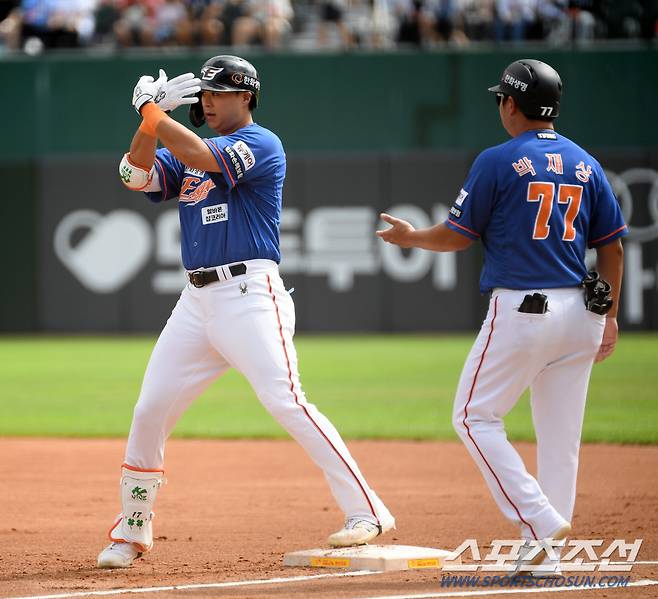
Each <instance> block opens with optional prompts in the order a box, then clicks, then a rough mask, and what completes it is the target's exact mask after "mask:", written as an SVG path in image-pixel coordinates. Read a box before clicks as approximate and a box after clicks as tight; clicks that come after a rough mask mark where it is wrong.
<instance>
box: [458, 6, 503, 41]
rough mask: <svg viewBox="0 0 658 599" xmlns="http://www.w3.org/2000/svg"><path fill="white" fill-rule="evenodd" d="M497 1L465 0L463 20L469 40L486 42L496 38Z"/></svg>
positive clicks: (462, 12) (462, 13)
mask: <svg viewBox="0 0 658 599" xmlns="http://www.w3.org/2000/svg"><path fill="white" fill-rule="evenodd" d="M494 17H495V0H463V4H462V11H461V18H462V19H463V23H464V33H465V35H466V37H467V38H468V39H469V40H473V41H478V42H480V41H485V40H491V39H493V37H494V20H495V18H494Z"/></svg>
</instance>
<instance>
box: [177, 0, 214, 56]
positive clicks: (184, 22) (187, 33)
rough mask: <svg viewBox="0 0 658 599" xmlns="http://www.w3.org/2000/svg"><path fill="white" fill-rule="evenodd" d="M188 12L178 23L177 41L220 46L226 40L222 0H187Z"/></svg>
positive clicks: (187, 44)
mask: <svg viewBox="0 0 658 599" xmlns="http://www.w3.org/2000/svg"><path fill="white" fill-rule="evenodd" d="M185 4H186V11H187V14H186V16H185V17H183V18H182V19H181V20H180V21H179V22H178V24H177V28H176V41H177V42H178V44H179V45H181V46H193V45H196V44H201V45H203V46H218V45H220V44H223V43H225V41H224V30H225V27H224V24H223V23H222V20H221V14H222V9H223V2H221V1H220V0H187V1H186V2H185Z"/></svg>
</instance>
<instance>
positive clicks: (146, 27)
mask: <svg viewBox="0 0 658 599" xmlns="http://www.w3.org/2000/svg"><path fill="white" fill-rule="evenodd" d="M162 3H163V0H117V6H118V8H119V11H120V16H119V19H118V20H117V21H116V23H115V24H114V35H115V36H116V39H117V43H118V44H119V46H123V47H129V46H135V45H141V46H154V45H155V15H156V12H157V10H158V8H160V6H161V5H162Z"/></svg>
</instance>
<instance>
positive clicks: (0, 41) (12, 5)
mask: <svg viewBox="0 0 658 599" xmlns="http://www.w3.org/2000/svg"><path fill="white" fill-rule="evenodd" d="M20 4H21V2H20V0H1V1H0V49H1V48H2V47H3V46H4V47H6V48H8V49H9V50H16V49H18V48H19V47H20V41H21V20H22V19H21V11H20V8H19V7H20Z"/></svg>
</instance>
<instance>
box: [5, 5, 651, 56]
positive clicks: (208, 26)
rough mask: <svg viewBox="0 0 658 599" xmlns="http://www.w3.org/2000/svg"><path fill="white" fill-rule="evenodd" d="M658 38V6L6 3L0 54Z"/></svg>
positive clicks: (311, 47)
mask: <svg viewBox="0 0 658 599" xmlns="http://www.w3.org/2000/svg"><path fill="white" fill-rule="evenodd" d="M657 36H658V0H0V45H1V46H2V47H4V48H5V49H8V50H14V51H17V50H18V51H20V50H24V51H26V52H28V53H38V52H40V51H41V50H42V49H49V48H77V47H88V46H99V47H107V48H119V49H120V48H128V47H134V46H141V47H162V46H181V47H188V46H193V45H205V46H220V45H221V46H238V47H245V46H249V45H262V46H263V47H265V48H267V49H277V48H293V49H300V50H315V49H323V48H343V49H350V48H355V47H365V48H390V47H395V46H402V45H409V46H417V47H423V48H431V47H434V46H439V45H441V44H446V43H450V44H455V45H467V44H469V43H471V42H481V41H489V42H521V41H525V40H537V41H542V40H543V41H546V42H548V43H550V44H554V45H561V44H564V43H570V42H583V43H585V42H587V41H590V40H596V39H619V38H622V39H641V38H644V39H648V40H652V39H655V38H656V37H657Z"/></svg>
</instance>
